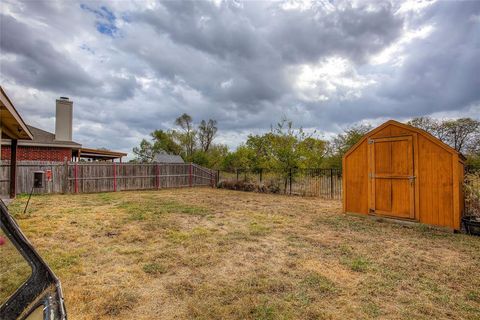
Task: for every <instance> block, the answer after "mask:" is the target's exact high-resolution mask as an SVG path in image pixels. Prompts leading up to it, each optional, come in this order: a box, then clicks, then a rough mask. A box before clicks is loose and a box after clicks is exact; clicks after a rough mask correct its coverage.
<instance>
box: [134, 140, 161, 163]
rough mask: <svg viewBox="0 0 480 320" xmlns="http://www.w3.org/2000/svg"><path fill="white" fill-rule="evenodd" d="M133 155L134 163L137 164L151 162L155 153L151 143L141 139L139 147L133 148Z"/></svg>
mask: <svg viewBox="0 0 480 320" xmlns="http://www.w3.org/2000/svg"><path fill="white" fill-rule="evenodd" d="M133 153H134V154H135V157H136V161H138V162H152V161H153V157H154V156H155V154H156V151H155V149H154V147H153V144H152V143H151V142H149V141H147V140H146V139H142V141H141V142H140V146H139V147H135V148H133Z"/></svg>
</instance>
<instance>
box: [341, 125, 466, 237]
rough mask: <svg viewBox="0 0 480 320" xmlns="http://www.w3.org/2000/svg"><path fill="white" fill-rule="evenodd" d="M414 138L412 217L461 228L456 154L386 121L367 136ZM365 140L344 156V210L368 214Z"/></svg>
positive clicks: (460, 168) (459, 165)
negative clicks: (414, 176)
mask: <svg viewBox="0 0 480 320" xmlns="http://www.w3.org/2000/svg"><path fill="white" fill-rule="evenodd" d="M405 135H412V136H413V137H414V149H415V152H416V154H415V155H414V166H415V171H416V174H417V177H416V185H415V187H416V190H415V194H416V195H415V208H416V209H415V220H417V221H419V222H421V223H426V224H432V225H437V226H444V227H450V228H454V229H459V228H460V217H461V214H462V213H463V205H464V203H463V189H462V183H463V170H464V167H463V163H462V162H461V161H459V156H458V154H457V153H455V152H452V151H450V150H448V149H447V148H444V147H442V146H441V145H439V144H438V143H436V142H434V141H432V138H431V137H429V136H428V135H426V134H425V133H420V132H418V131H416V130H415V129H412V130H410V129H408V128H405V127H402V126H396V125H395V124H389V125H387V126H385V127H384V128H382V129H381V130H379V131H375V132H374V133H373V134H371V135H370V136H368V138H374V139H375V138H377V139H378V138H387V137H397V136H405ZM368 157H369V155H368V139H365V140H364V141H363V142H361V143H360V144H359V145H358V146H357V147H356V148H355V149H354V150H353V151H352V152H350V153H348V154H347V155H346V156H345V158H344V169H343V170H344V190H345V193H344V196H345V199H344V210H345V211H346V212H352V213H361V214H368V212H369V211H368V210H369V204H368V197H369V189H368V184H369V183H368V180H369V178H368Z"/></svg>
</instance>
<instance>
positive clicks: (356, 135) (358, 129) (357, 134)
mask: <svg viewBox="0 0 480 320" xmlns="http://www.w3.org/2000/svg"><path fill="white" fill-rule="evenodd" d="M370 130H372V126H371V125H365V124H360V125H354V126H351V127H349V128H347V129H345V130H344V131H343V132H342V133H339V134H338V135H337V136H335V137H334V138H333V139H332V140H331V141H330V143H329V144H328V154H329V157H328V159H327V160H326V161H325V162H324V166H325V167H329V168H341V167H342V157H343V155H344V154H345V153H347V151H348V150H349V149H350V148H351V147H353V146H354V145H355V144H356V143H357V142H358V141H360V140H361V139H362V137H363V136H364V135H365V134H367V132H369V131H370Z"/></svg>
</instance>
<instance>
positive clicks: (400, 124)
mask: <svg viewBox="0 0 480 320" xmlns="http://www.w3.org/2000/svg"><path fill="white" fill-rule="evenodd" d="M389 125H394V126H397V127H400V128H404V129H407V130H410V131H414V132H416V133H418V134H421V135H422V136H424V137H425V138H427V139H428V140H430V141H431V142H433V143H435V144H437V145H438V146H440V147H442V148H443V149H445V150H447V151H448V152H450V153H456V154H458V155H459V157H460V158H461V159H462V160H466V158H465V156H464V155H463V154H462V153H461V152H458V151H457V150H455V149H454V148H452V147H450V146H449V145H448V144H446V143H445V142H443V141H441V140H440V139H438V138H436V137H434V136H433V135H432V134H430V133H428V132H427V131H425V130H423V129H420V128H417V127H413V126H411V125H408V124H405V123H401V122H398V121H395V120H388V121H387V122H385V123H383V124H382V125H380V126H378V127H376V128H375V129H373V130H371V131H370V132H368V133H366V134H365V135H364V136H363V138H362V139H360V141H358V142H357V143H356V144H354V145H353V146H352V147H351V148H350V149H349V150H348V151H347V153H345V155H344V156H343V157H346V156H348V155H349V154H350V153H352V152H353V151H355V149H357V148H358V146H360V144H362V142H364V141H365V140H366V139H368V137H370V136H372V135H374V134H375V133H377V132H378V131H381V130H382V129H384V128H385V127H387V126H389Z"/></svg>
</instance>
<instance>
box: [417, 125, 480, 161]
mask: <svg viewBox="0 0 480 320" xmlns="http://www.w3.org/2000/svg"><path fill="white" fill-rule="evenodd" d="M408 124H409V125H412V126H414V127H417V128H420V129H423V130H425V131H427V132H429V133H430V134H432V135H434V136H435V137H437V138H438V139H440V140H442V141H443V142H445V143H446V144H448V145H450V146H451V147H452V148H455V150H457V151H460V152H464V153H472V152H473V153H474V152H475V150H478V144H479V143H480V121H478V120H474V119H471V118H460V119H456V120H443V121H442V120H437V119H432V118H430V117H420V118H414V119H412V120H410V121H409V122H408Z"/></svg>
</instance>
